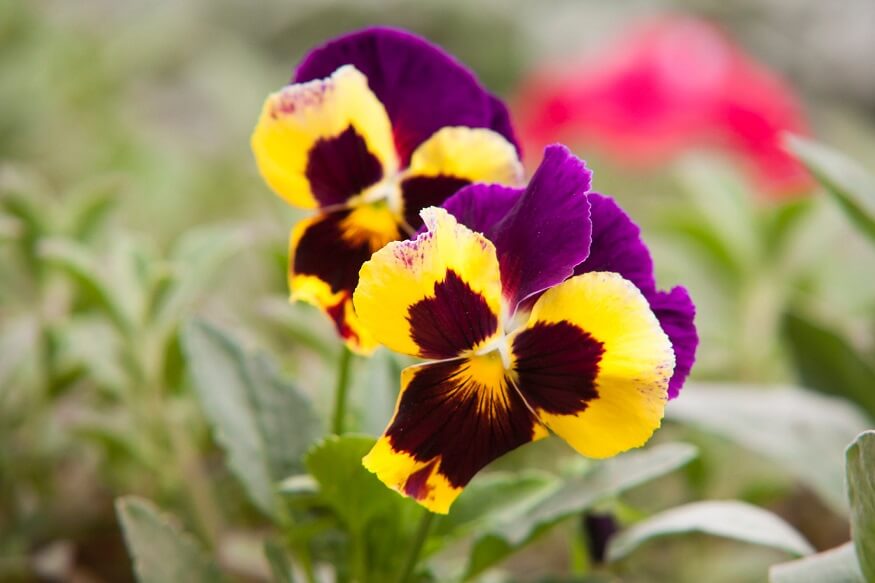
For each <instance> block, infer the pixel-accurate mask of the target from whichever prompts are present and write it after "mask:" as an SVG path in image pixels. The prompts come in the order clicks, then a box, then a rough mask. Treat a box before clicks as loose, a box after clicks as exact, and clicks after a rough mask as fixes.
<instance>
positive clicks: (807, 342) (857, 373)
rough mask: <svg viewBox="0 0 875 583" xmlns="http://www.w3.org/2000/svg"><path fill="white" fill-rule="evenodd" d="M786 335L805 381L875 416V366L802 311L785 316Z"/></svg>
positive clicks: (806, 383)
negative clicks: (845, 399) (843, 398)
mask: <svg viewBox="0 0 875 583" xmlns="http://www.w3.org/2000/svg"><path fill="white" fill-rule="evenodd" d="M784 335H785V337H786V342H787V347H788V348H789V350H790V354H791V355H792V357H793V361H794V364H795V365H796V370H797V371H798V374H799V377H800V380H801V381H802V383H803V384H804V385H805V386H807V387H811V388H814V389H817V390H819V391H821V392H823V393H827V394H831V395H836V396H839V397H845V398H847V399H848V400H850V401H852V402H854V403H856V404H858V405H859V406H860V407H861V408H862V409H863V410H865V411H866V412H867V413H868V414H869V417H870V418H872V419H875V391H873V390H872V387H875V366H873V364H872V362H871V359H866V358H865V357H864V356H863V355H861V354H860V353H859V351H857V349H856V348H855V347H854V346H853V345H852V344H851V343H850V342H849V341H848V339H847V338H846V337H845V336H843V335H841V334H839V333H838V332H836V331H835V330H832V329H830V328H829V327H827V326H825V325H823V324H820V323H818V322H815V321H813V320H812V319H810V318H808V317H806V316H803V315H802V314H797V313H789V314H787V316H786V317H785V318H784Z"/></svg>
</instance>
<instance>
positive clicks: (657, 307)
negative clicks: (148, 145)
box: [648, 286, 699, 399]
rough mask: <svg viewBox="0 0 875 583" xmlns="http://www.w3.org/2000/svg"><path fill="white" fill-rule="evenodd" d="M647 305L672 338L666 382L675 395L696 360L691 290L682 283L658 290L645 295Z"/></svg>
mask: <svg viewBox="0 0 875 583" xmlns="http://www.w3.org/2000/svg"><path fill="white" fill-rule="evenodd" d="M648 299H649V300H650V308H651V309H652V310H653V313H654V314H656V317H657V319H658V320H659V323H660V325H662V330H663V331H664V332H665V333H666V335H668V338H669V340H671V345H672V347H673V348H674V355H675V367H674V374H673V375H672V377H671V381H670V382H669V385H668V398H669V399H674V398H675V397H677V396H678V393H679V392H680V390H681V387H682V386H683V385H684V381H685V380H686V379H687V375H689V374H690V369H691V368H692V367H693V363H694V362H695V360H696V347H697V346H698V345H699V335H698V334H697V333H696V324H695V321H694V320H695V317H696V306H695V305H693V300H692V299H690V294H689V293H688V292H687V290H686V289H685V288H683V287H681V286H677V287H675V288H672V290H671V291H668V292H665V291H659V292H656V293H655V294H654V295H653V296H651V297H648Z"/></svg>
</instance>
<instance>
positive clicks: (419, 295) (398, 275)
mask: <svg viewBox="0 0 875 583" xmlns="http://www.w3.org/2000/svg"><path fill="white" fill-rule="evenodd" d="M423 217H424V218H425V223H426V225H427V227H428V232H426V233H422V234H420V235H419V236H418V237H417V238H416V239H415V240H413V241H398V242H394V243H390V244H388V245H387V246H386V247H384V248H383V249H381V250H380V251H378V252H376V253H375V254H374V255H373V257H372V258H371V260H370V261H368V262H367V263H365V264H364V265H363V266H362V269H361V272H360V273H359V285H358V287H357V288H356V290H355V294H354V296H353V299H354V303H355V309H356V313H357V314H358V315H359V318H360V319H361V322H362V324H363V325H364V327H365V328H366V329H367V330H368V331H369V332H370V333H371V335H372V336H373V337H374V338H375V339H376V340H377V341H378V342H380V343H382V344H385V345H386V346H387V347H389V348H391V349H392V350H395V351H396V352H402V353H404V354H410V355H414V356H421V357H424V358H452V357H454V356H457V355H459V354H461V353H462V352H464V351H466V350H469V349H473V348H475V347H477V346H480V345H482V344H483V343H485V342H487V341H489V340H490V339H491V338H492V337H494V336H495V334H496V333H497V332H498V317H499V309H500V301H501V300H500V297H501V291H500V283H499V274H498V260H497V259H496V257H495V248H494V247H493V246H492V243H490V242H489V241H488V240H487V239H486V238H484V237H483V236H482V235H480V234H478V233H474V232H473V231H471V230H470V229H468V228H467V227H464V226H463V225H460V224H458V223H457V222H456V220H455V218H453V217H452V215H449V214H448V213H447V212H446V211H445V210H443V209H437V208H429V209H426V210H425V211H423Z"/></svg>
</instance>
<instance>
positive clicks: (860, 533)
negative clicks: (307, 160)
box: [845, 431, 875, 581]
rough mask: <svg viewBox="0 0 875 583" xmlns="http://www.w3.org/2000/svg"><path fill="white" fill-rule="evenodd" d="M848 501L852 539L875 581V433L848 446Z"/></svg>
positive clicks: (868, 577) (863, 435)
mask: <svg viewBox="0 0 875 583" xmlns="http://www.w3.org/2000/svg"><path fill="white" fill-rule="evenodd" d="M845 458H846V460H847V466H848V498H849V499H850V503H851V538H853V540H854V547H855V548H856V550H857V557H858V558H859V560H860V570H861V571H862V572H863V575H864V576H865V578H866V580H867V581H875V431H866V432H864V433H861V434H860V435H859V436H857V439H855V440H854V442H853V443H852V444H851V445H850V446H849V447H848V449H847V452H846V453H845Z"/></svg>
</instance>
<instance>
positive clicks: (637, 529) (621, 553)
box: [608, 500, 814, 561]
mask: <svg viewBox="0 0 875 583" xmlns="http://www.w3.org/2000/svg"><path fill="white" fill-rule="evenodd" d="M689 533H704V534H709V535H712V536H720V537H723V538H729V539H735V540H739V541H742V542H746V543H750V544H755V545H761V546H767V547H772V548H776V549H780V550H782V551H785V552H787V553H790V554H791V555H797V556H801V555H809V554H811V553H813V552H814V549H812V548H811V545H810V544H808V541H806V540H805V539H804V538H803V537H802V535H800V534H799V533H798V532H797V531H796V530H795V529H794V528H793V527H792V526H790V525H789V524H787V523H786V522H785V521H784V520H782V519H781V518H780V517H778V516H776V515H775V514H772V513H771V512H768V511H766V510H763V509H761V508H758V507H756V506H753V505H751V504H746V503H744V502H737V501H733V500H720V501H708V502H693V503H692V504H685V505H683V506H678V507H676V508H672V509H671V510H666V511H665V512H661V513H659V514H656V515H654V516H651V517H650V518H648V519H646V520H643V521H641V522H639V523H637V524H635V525H634V526H633V527H631V528H629V529H628V530H626V531H624V532H623V533H621V534H620V535H619V536H617V537H616V538H614V539H612V540H611V543H610V547H609V548H608V560H610V561H618V560H620V559H623V558H624V557H626V556H628V555H629V554H631V553H632V552H634V551H635V550H636V549H637V548H638V547H639V546H641V545H642V544H644V543H646V542H648V541H650V540H653V539H656V538H660V537H664V536H673V535H679V534H689Z"/></svg>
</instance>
